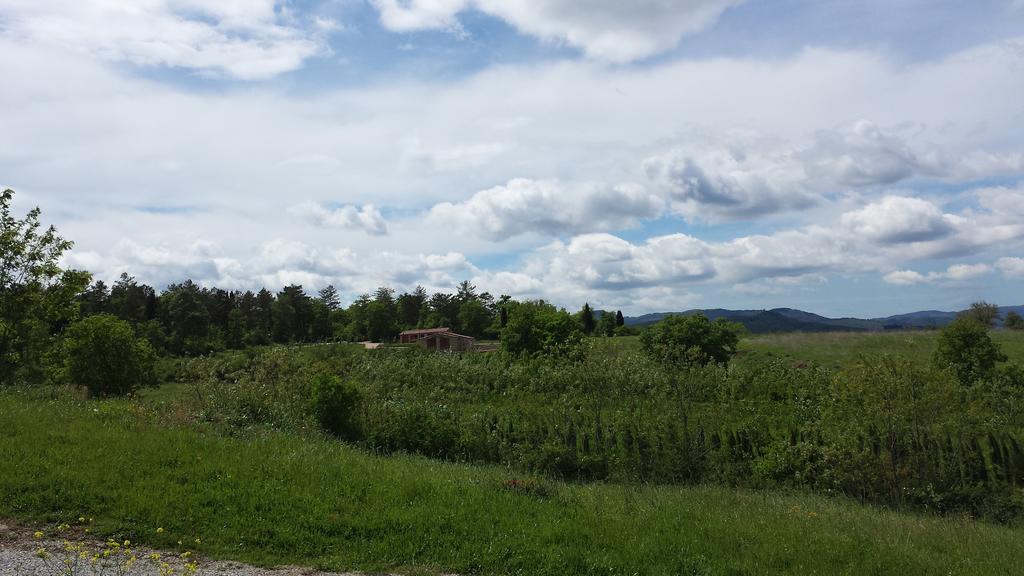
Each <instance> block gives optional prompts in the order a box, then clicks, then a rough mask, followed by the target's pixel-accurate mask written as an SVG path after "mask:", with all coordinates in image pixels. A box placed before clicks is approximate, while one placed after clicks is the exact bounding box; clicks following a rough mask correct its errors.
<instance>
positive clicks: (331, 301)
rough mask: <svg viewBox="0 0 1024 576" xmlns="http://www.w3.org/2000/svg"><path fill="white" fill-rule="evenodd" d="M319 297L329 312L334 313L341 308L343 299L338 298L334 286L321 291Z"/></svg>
mask: <svg viewBox="0 0 1024 576" xmlns="http://www.w3.org/2000/svg"><path fill="white" fill-rule="evenodd" d="M318 297H319V298H320V301H321V302H323V303H324V305H325V306H327V309H328V310H331V311H334V310H337V309H338V308H341V298H340V297H339V296H338V291H337V290H336V289H335V288H334V284H328V285H327V287H326V288H323V289H321V290H320V293H319V294H318Z"/></svg>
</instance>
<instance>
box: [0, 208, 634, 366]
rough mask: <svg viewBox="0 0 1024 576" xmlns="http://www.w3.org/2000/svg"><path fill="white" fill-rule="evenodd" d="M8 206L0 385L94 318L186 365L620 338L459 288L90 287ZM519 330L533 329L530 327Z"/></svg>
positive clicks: (585, 320)
mask: <svg viewBox="0 0 1024 576" xmlns="http://www.w3.org/2000/svg"><path fill="white" fill-rule="evenodd" d="M13 198H14V192H13V191H12V190H4V191H3V192H0V383H6V382H10V381H12V380H15V379H17V380H22V381H42V380H44V379H46V378H48V377H50V376H52V375H48V374H45V373H44V372H45V371H46V369H47V366H52V365H53V364H54V362H55V361H54V359H53V358H52V356H56V355H59V354H58V352H60V350H58V349H59V348H60V347H61V346H63V345H64V342H63V335H64V333H65V331H66V329H67V328H68V327H69V326H72V325H73V324H74V323H76V322H79V321H81V320H82V319H85V318H91V317H96V316H109V317H112V318H116V319H118V320H120V321H122V322H125V323H127V324H128V325H130V327H131V329H132V332H133V333H134V334H135V335H137V336H138V337H139V338H141V339H142V340H145V341H146V342H147V343H148V344H149V345H150V347H151V348H152V349H153V350H154V351H155V352H159V353H165V354H172V355H187V356H195V355H200V354H206V353H210V352H214V351H217V350H222V349H241V348H245V347H249V346H259V345H265V344H272V343H304V342H325V341H332V340H334V341H363V340H372V341H376V342H387V341H391V340H394V339H395V338H396V337H397V336H398V334H399V332H401V331H402V330H408V329H413V328H427V327H430V328H433V327H444V328H449V329H451V330H453V331H456V332H459V333H462V334H466V335H469V336H473V337H476V338H490V339H494V338H498V337H499V336H500V335H501V333H502V332H503V331H505V332H506V333H507V334H508V336H509V338H512V339H513V340H515V343H514V344H513V345H512V346H513V348H519V349H521V351H526V352H536V351H540V350H542V349H546V348H550V347H552V346H554V343H555V340H556V339H558V338H563V339H569V340H572V339H573V336H574V334H576V333H580V334H606V335H613V334H616V333H623V332H624V331H627V330H628V329H627V328H626V327H625V326H624V319H623V317H622V312H621V311H619V312H617V313H615V314H612V313H599V312H598V311H595V310H592V309H591V308H590V306H589V304H587V305H584V307H583V309H582V310H581V311H580V312H578V313H576V314H574V315H570V314H569V313H568V312H566V311H565V310H562V309H559V308H556V307H554V306H552V305H550V304H548V303H546V302H543V301H532V302H517V301H515V300H513V299H512V298H511V297H509V296H507V295H501V296H498V297H497V298H496V297H494V296H493V295H492V294H490V293H489V292H478V291H477V288H476V287H475V286H473V285H472V284H471V283H470V282H469V281H463V282H462V283H461V284H459V285H458V286H457V287H456V288H455V290H454V291H453V292H450V293H449V292H437V293H434V294H429V293H428V292H427V291H426V289H424V288H423V287H422V286H417V287H416V288H415V289H414V290H412V291H411V292H406V293H402V294H396V291H395V290H394V289H392V288H389V287H386V286H382V287H380V288H378V289H377V290H376V291H374V292H373V293H369V294H363V295H361V296H359V297H358V298H356V299H355V300H354V301H353V302H352V303H351V304H350V305H349V306H348V307H344V306H342V304H341V296H340V294H339V293H338V291H337V290H336V289H335V287H334V286H327V287H325V288H323V289H322V290H319V291H318V292H317V293H316V294H310V293H307V292H306V290H305V289H304V288H303V287H302V286H300V285H294V284H293V285H290V286H285V287H284V288H283V289H281V290H280V291H278V292H276V293H275V292H271V291H270V290H267V289H266V288H263V289H261V290H259V291H251V290H247V291H238V290H224V289H221V288H217V287H204V286H201V285H199V284H197V283H195V282H193V281H192V280H186V281H184V282H181V283H178V284H171V285H170V286H168V287H167V288H166V289H165V290H163V291H161V292H158V291H157V290H156V289H155V288H154V287H152V286H149V285H147V284H144V283H141V282H139V281H137V280H136V279H135V278H134V277H132V276H130V275H129V274H127V273H124V274H122V275H121V276H120V278H118V280H117V281H115V282H114V283H113V285H110V286H108V285H107V284H106V283H105V282H104V281H103V280H96V281H95V282H93V279H92V276H91V275H90V274H89V273H88V272H86V271H80V270H71V269H66V268H65V267H63V266H62V265H61V259H62V257H63V256H64V254H65V253H67V251H68V250H70V249H71V248H72V246H73V243H72V242H70V241H68V240H66V239H64V238H62V237H61V236H60V235H58V233H57V230H56V229H55V228H54V227H53V226H49V227H44V226H43V224H42V222H41V218H40V216H41V214H40V210H39V209H38V208H35V209H33V210H31V211H29V212H28V213H27V214H26V215H25V216H24V217H22V218H20V219H19V218H17V217H15V216H14V215H13V214H12V211H11V205H12V202H13ZM517 316H522V318H517ZM510 319H511V321H510ZM527 319H530V320H531V321H535V322H533V325H530V322H529V321H527ZM101 324H103V323H102V322H98V323H96V326H91V327H88V329H82V333H83V334H88V333H91V330H93V329H99V328H100V326H101ZM104 326H106V328H104V329H105V330H106V329H109V330H115V331H117V330H120V328H117V327H116V326H114V325H113V324H109V325H104ZM553 331H554V332H553ZM15 374H17V375H18V376H17V378H15Z"/></svg>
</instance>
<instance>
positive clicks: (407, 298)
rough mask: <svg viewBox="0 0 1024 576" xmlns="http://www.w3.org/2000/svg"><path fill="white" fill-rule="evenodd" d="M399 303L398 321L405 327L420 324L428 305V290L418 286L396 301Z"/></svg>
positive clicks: (413, 326)
mask: <svg viewBox="0 0 1024 576" xmlns="http://www.w3.org/2000/svg"><path fill="white" fill-rule="evenodd" d="M396 304H397V305H398V321H399V322H400V323H401V324H402V327H403V328H407V329H408V328H415V327H417V326H419V324H420V319H421V317H422V316H423V312H424V311H425V309H426V307H427V290H426V289H425V288H423V286H417V287H416V289H415V290H413V291H412V293H411V294H402V295H401V296H399V297H398V300H397V302H396Z"/></svg>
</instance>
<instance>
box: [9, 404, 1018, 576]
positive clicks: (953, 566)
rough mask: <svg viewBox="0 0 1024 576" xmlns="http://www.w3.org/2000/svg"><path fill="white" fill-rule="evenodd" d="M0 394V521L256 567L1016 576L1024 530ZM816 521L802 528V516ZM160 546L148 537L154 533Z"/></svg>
mask: <svg viewBox="0 0 1024 576" xmlns="http://www.w3.org/2000/svg"><path fill="white" fill-rule="evenodd" d="M145 410H146V409H145V408H142V407H140V405H139V404H137V403H133V402H129V401H104V402H78V401H72V400H38V399H30V398H28V397H27V396H24V395H22V394H18V393H10V392H8V393H0V462H2V463H3V465H2V466H0V517H7V518H16V519H18V520H19V521H22V522H29V523H36V524H39V525H42V524H53V523H56V522H60V521H67V520H73V519H75V518H77V517H79V516H91V517H94V518H95V524H94V527H95V528H94V529H95V530H96V532H97V534H99V535H103V536H106V535H110V536H117V537H118V538H128V539H131V540H132V541H135V542H139V543H144V544H149V545H154V546H161V547H170V548H173V547H174V543H175V541H176V540H178V539H187V540H189V541H191V539H192V538H194V537H196V536H200V537H201V538H202V544H201V545H200V546H199V547H198V548H199V550H200V551H201V552H203V553H205V554H207V555H209V556H212V557H218V558H231V559H236V560H241V561H249V562H255V563H258V564H264V565H274V564H300V565H310V566H315V567H321V568H332V569H360V570H367V571H376V570H400V571H403V572H410V571H417V570H420V569H424V570H426V571H428V572H431V571H441V570H444V571H454V572H457V573H463V574H471V573H484V574H552V575H555V574H557V575H564V574H938V573H942V574H984V575H994V574H1013V573H1019V568H1020V566H1024V545H1022V544H1021V542H1022V541H1024V540H1022V539H1024V530H1022V529H1020V528H1010V527H1005V526H995V525H989V524H984V523H976V522H972V521H967V520H960V519H954V518H937V517H930V516H919V515H910V514H900V513H895V512H889V511H884V510H878V509H874V508H870V507H864V506H860V505H857V504H855V503H852V502H848V501H844V500H839V499H825V498H820V497H815V496H808V495H786V494H781V493H768V492H749V491H737V490H732V489H728V488H712V487H689V488H669V487H653V486H640V487H629V486H614V485H600V484H592V485H574V484H560V483H554V482H548V481H543V480H538V481H537V482H538V483H539V484H537V486H540V487H541V489H534V490H526V491H515V490H509V489H507V488H505V487H504V482H505V481H506V480H509V479H511V478H513V477H516V474H514V473H511V472H509V471H507V470H505V469H502V468H497V467H471V466H462V465H453V464H446V463H439V462H436V461H431V460H426V459H422V458H418V457H407V456H395V457H389V458H384V457H376V456H372V455H368V454H365V453H362V452H359V451H357V450H354V449H351V448H349V447H347V446H345V445H343V444H340V443H337V442H333V441H329V440H316V439H308V438H307V439H303V438H299V437H295V436H290V435H286V434H283V433H266V434H263V435H259V436H256V437H248V438H226V437H221V436H216V435H211V434H208V433H204V432H202V431H201V430H195V429H185V428H164V427H160V426H158V425H156V424H154V423H152V422H153V420H152V419H151V418H149V416H148V415H147V414H146V413H145V412H144V411H145ZM811 512H813V513H814V514H813V515H810V514H809V513H811ZM158 527H162V528H164V529H165V532H164V533H163V534H157V533H156V529H157V528H158Z"/></svg>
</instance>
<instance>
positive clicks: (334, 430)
mask: <svg viewBox="0 0 1024 576" xmlns="http://www.w3.org/2000/svg"><path fill="white" fill-rule="evenodd" d="M310 399H311V402H312V406H313V415H314V417H316V421H317V422H318V423H319V424H320V427H321V428H323V429H324V430H326V431H327V432H330V433H331V434H334V435H335V436H338V437H340V438H344V439H346V440H355V439H357V438H359V435H360V430H359V404H360V400H361V395H360V393H359V389H358V388H357V387H356V386H355V384H352V383H350V382H345V381H343V380H342V379H341V378H339V377H337V376H332V375H329V374H322V375H320V376H317V377H316V378H315V379H314V380H313V383H312V386H311V387H310Z"/></svg>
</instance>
